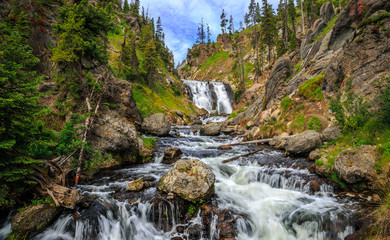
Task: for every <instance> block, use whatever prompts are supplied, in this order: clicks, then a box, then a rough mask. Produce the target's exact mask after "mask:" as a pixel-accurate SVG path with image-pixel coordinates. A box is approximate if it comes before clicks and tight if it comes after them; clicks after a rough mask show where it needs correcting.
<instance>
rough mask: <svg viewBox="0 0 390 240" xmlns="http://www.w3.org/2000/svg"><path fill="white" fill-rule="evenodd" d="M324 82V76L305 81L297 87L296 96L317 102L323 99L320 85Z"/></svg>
mask: <svg viewBox="0 0 390 240" xmlns="http://www.w3.org/2000/svg"><path fill="white" fill-rule="evenodd" d="M323 80H324V74H321V75H319V76H317V77H314V78H312V79H309V80H307V81H306V82H305V83H304V84H302V85H301V86H299V88H298V94H299V95H300V96H302V97H304V98H305V99H308V100H312V101H317V100H321V99H323V96H322V91H321V84H322V81H323Z"/></svg>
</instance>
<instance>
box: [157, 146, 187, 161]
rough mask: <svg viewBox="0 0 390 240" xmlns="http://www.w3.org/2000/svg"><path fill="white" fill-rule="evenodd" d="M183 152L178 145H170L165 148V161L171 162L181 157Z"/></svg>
mask: <svg viewBox="0 0 390 240" xmlns="http://www.w3.org/2000/svg"><path fill="white" fill-rule="evenodd" d="M182 154H183V152H182V151H181V150H180V148H178V147H169V148H166V149H165V150H164V158H163V160H162V162H163V163H166V164H171V163H174V162H176V161H177V160H179V159H180V157H181V155H182Z"/></svg>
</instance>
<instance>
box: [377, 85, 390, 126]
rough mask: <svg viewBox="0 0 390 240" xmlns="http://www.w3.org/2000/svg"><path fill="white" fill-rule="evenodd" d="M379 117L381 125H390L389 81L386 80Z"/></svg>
mask: <svg viewBox="0 0 390 240" xmlns="http://www.w3.org/2000/svg"><path fill="white" fill-rule="evenodd" d="M379 115H380V118H381V120H382V122H383V123H387V124H389V123H390V79H387V83H386V86H385V90H384V91H383V93H382V95H381V110H380V112H379Z"/></svg>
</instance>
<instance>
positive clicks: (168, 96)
mask: <svg viewBox="0 0 390 240" xmlns="http://www.w3.org/2000/svg"><path fill="white" fill-rule="evenodd" d="M132 91H133V97H134V100H135V102H136V104H137V107H138V110H139V112H140V114H141V116H142V118H146V117H147V116H149V115H151V114H154V113H167V112H169V111H170V110H174V109H175V110H181V111H182V112H184V113H185V114H186V115H190V114H193V113H195V109H194V108H193V107H189V105H190V104H189V103H188V101H187V100H186V98H185V97H184V96H177V93H176V91H174V89H168V87H165V86H164V85H163V84H162V83H160V82H157V81H156V82H155V86H154V87H153V90H152V89H150V88H149V87H148V86H146V85H144V84H140V83H135V84H134V85H133V89H132Z"/></svg>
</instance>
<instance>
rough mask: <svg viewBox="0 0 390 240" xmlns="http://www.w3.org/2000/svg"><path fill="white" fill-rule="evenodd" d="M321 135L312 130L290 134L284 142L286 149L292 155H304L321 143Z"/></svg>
mask: <svg viewBox="0 0 390 240" xmlns="http://www.w3.org/2000/svg"><path fill="white" fill-rule="evenodd" d="M321 143H322V142H321V136H320V134H319V133H317V132H316V131H313V130H307V131H304V132H303V133H300V134H297V135H294V136H291V137H290V138H289V139H288V140H287V143H286V148H285V149H286V151H287V152H288V153H289V154H292V155H305V154H308V153H309V152H310V151H312V150H314V149H316V148H317V147H319V146H320V145H321Z"/></svg>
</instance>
